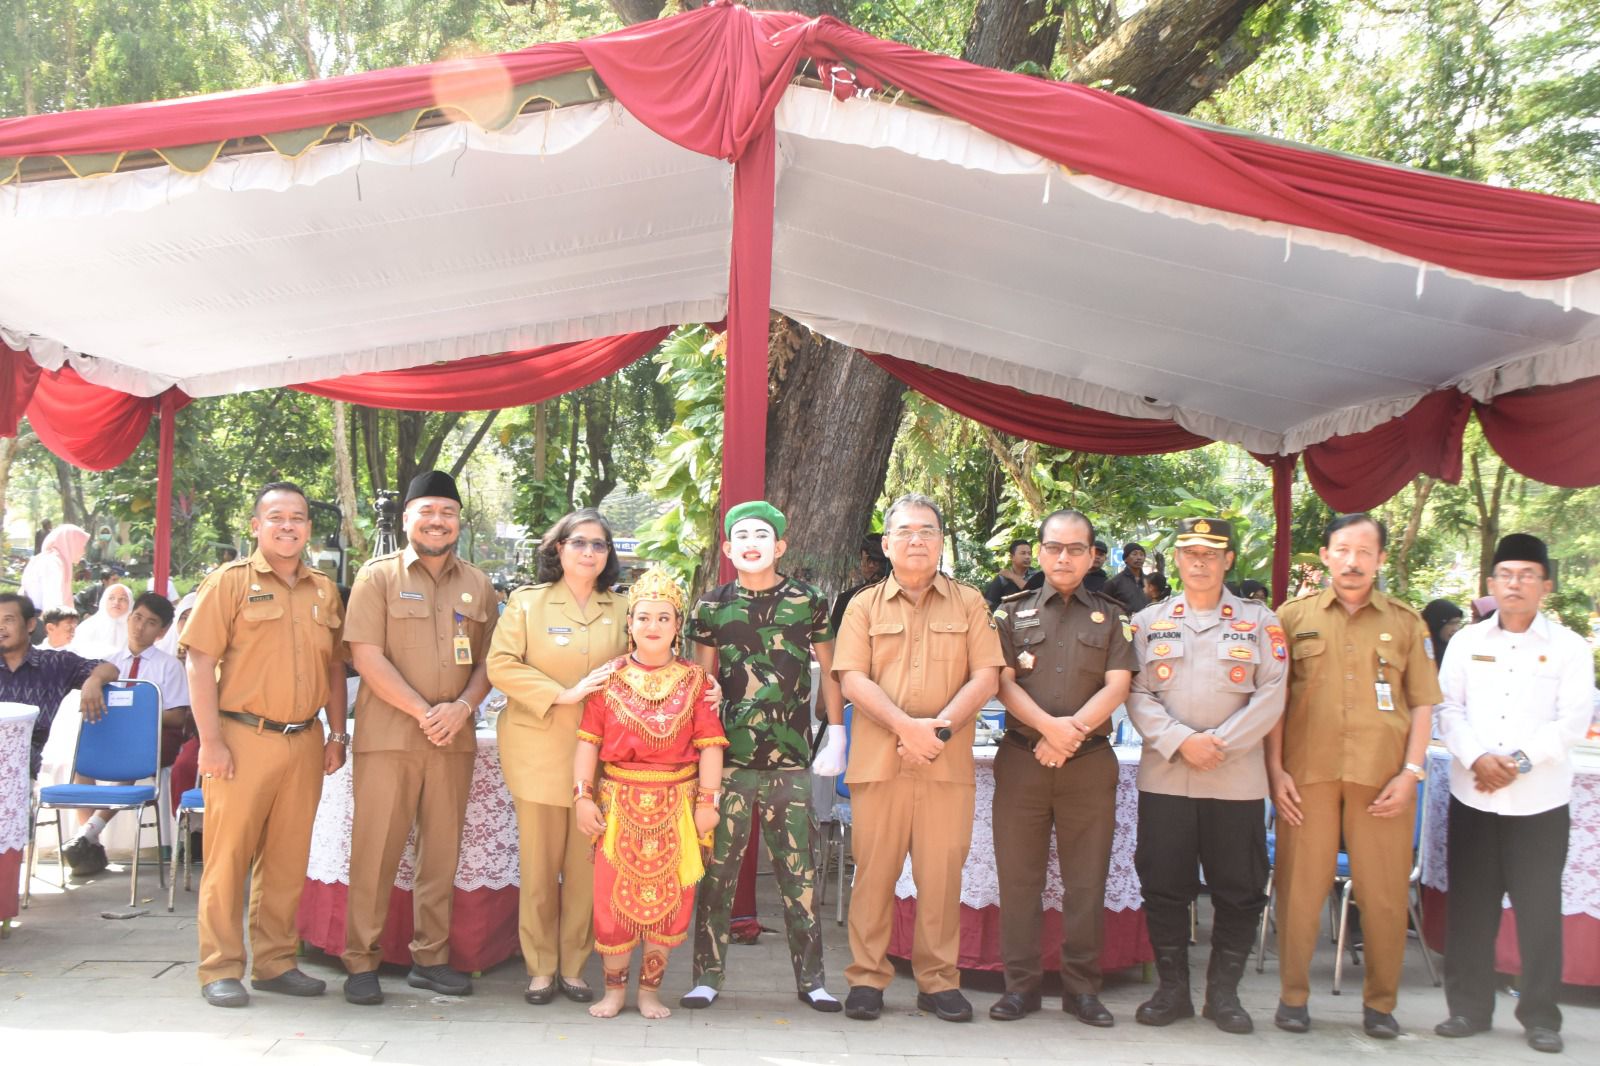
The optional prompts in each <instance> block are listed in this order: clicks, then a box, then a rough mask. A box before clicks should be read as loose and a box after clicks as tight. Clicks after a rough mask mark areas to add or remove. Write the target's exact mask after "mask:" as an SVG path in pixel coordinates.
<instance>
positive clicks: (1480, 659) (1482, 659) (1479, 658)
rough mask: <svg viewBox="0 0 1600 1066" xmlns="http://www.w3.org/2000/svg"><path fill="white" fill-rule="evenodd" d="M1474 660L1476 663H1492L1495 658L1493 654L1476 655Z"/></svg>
mask: <svg viewBox="0 0 1600 1066" xmlns="http://www.w3.org/2000/svg"><path fill="white" fill-rule="evenodd" d="M1472 661H1473V662H1475V663H1492V662H1494V661H1495V658H1494V656H1493V655H1474V656H1473V657H1472Z"/></svg>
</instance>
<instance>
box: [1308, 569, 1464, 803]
mask: <svg viewBox="0 0 1600 1066" xmlns="http://www.w3.org/2000/svg"><path fill="white" fill-rule="evenodd" d="M1279 616H1280V617H1281V618H1282V619H1283V629H1284V632H1285V633H1287V634H1288V636H1289V655H1290V661H1291V668H1290V675H1289V709H1288V712H1287V713H1286V714H1285V716H1284V720H1283V768H1284V769H1285V770H1287V771H1288V772H1289V775H1290V776H1291V777H1293V778H1294V779H1295V781H1296V782H1297V783H1299V784H1302V785H1315V784H1318V783H1320V782H1324V781H1350V782H1353V783H1355V784H1358V785H1370V786H1372V787H1373V788H1382V787H1383V786H1384V785H1386V784H1388V783H1389V781H1390V780H1391V779H1392V778H1393V777H1394V776H1395V775H1396V774H1398V773H1399V772H1400V771H1401V769H1402V768H1404V766H1405V761H1406V740H1407V738H1408V737H1409V735H1410V732H1411V710H1412V708H1414V707H1430V706H1432V705H1433V704H1436V703H1438V702H1439V701H1440V700H1441V699H1442V698H1443V697H1442V696H1441V695H1440V693H1439V676H1438V673H1437V672H1436V671H1435V669H1434V663H1433V650H1432V647H1431V645H1430V643H1429V637H1428V624H1427V623H1426V622H1424V621H1423V620H1422V615H1420V614H1418V613H1417V612H1416V611H1414V610H1412V609H1411V607H1409V606H1408V605H1406V604H1404V603H1401V602H1400V601H1399V600H1396V599H1392V598H1391V597H1389V596H1385V595H1384V594H1383V593H1381V592H1379V591H1377V590H1376V589H1374V590H1373V592H1372V598H1371V599H1370V600H1369V601H1368V602H1367V603H1366V605H1365V606H1363V607H1362V608H1361V609H1360V610H1359V611H1357V612H1356V613H1355V614H1351V613H1350V612H1349V611H1347V610H1345V609H1344V606H1343V605H1342V604H1340V602H1339V597H1338V595H1337V594H1335V593H1334V591H1333V589H1331V588H1330V589H1324V590H1323V591H1321V592H1308V593H1306V594H1305V595H1304V596H1300V597H1297V598H1296V599H1293V600H1290V601H1289V602H1288V603H1286V604H1284V605H1283V607H1282V608H1281V609H1280V615H1279ZM1380 670H1381V671H1382V673H1383V680H1384V681H1386V682H1387V683H1388V685H1389V693H1390V698H1391V699H1392V701H1393V703H1394V710H1392V711H1380V710H1379V709H1378V694H1377V687H1376V686H1377V685H1378V681H1379V678H1378V674H1379V671H1380Z"/></svg>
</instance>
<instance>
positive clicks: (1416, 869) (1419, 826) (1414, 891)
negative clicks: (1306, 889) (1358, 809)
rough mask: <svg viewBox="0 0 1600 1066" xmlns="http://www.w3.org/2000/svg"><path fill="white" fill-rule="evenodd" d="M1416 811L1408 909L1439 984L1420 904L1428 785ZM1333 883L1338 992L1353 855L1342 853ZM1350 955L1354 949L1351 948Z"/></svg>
mask: <svg viewBox="0 0 1600 1066" xmlns="http://www.w3.org/2000/svg"><path fill="white" fill-rule="evenodd" d="M1416 806H1417V810H1416V818H1415V819H1414V820H1413V823H1412V831H1411V855H1412V860H1411V881H1410V884H1409V885H1408V886H1407V888H1406V910H1407V911H1409V912H1410V914H1411V926H1412V928H1413V929H1415V930H1416V932H1417V943H1418V944H1419V945H1421V947H1422V961H1423V964H1424V965H1425V966H1427V968H1428V979H1429V980H1430V981H1432V982H1433V987H1434V988H1438V987H1439V974H1438V973H1437V972H1436V971H1435V970H1434V968H1433V955H1432V954H1431V953H1430V952H1429V951H1428V944H1427V942H1426V941H1425V940H1423V939H1422V908H1421V906H1420V904H1421V899H1420V898H1419V897H1420V885H1421V883H1422V834H1423V831H1424V829H1425V828H1426V826H1427V822H1428V795H1427V787H1426V785H1425V784H1424V783H1423V782H1421V781H1418V782H1417V805H1416ZM1334 886H1335V887H1336V888H1337V889H1338V890H1339V933H1338V936H1337V937H1336V938H1335V941H1334V943H1335V944H1336V945H1337V946H1336V947H1335V949H1334V957H1333V994H1334V995H1336V996H1337V995H1338V994H1339V982H1340V979H1341V978H1343V976H1344V946H1345V936H1346V934H1347V933H1348V931H1349V925H1350V897H1351V895H1352V894H1353V893H1354V891H1355V879H1354V878H1353V877H1351V876H1350V856H1349V855H1347V854H1345V853H1344V852H1342V851H1341V852H1339V870H1338V873H1337V874H1336V875H1335V877H1334ZM1351 954H1352V955H1354V954H1355V952H1354V950H1353V949H1352V951H1351ZM1355 961H1359V960H1355Z"/></svg>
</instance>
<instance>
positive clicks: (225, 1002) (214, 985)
mask: <svg viewBox="0 0 1600 1066" xmlns="http://www.w3.org/2000/svg"><path fill="white" fill-rule="evenodd" d="M200 994H201V995H202V996H204V997H205V1000H206V1002H207V1003H209V1004H211V1005H212V1006H213V1007H244V1006H248V1005H249V1003H250V993H248V992H246V991H245V990H244V983H243V982H242V981H240V980H239V979H238V978H237V977H224V978H223V979H222V980H220V981H212V982H210V983H209V984H207V985H204V986H202V987H201V989H200Z"/></svg>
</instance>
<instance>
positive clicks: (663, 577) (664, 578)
mask: <svg viewBox="0 0 1600 1066" xmlns="http://www.w3.org/2000/svg"><path fill="white" fill-rule="evenodd" d="M640 600H665V601H666V602H667V603H670V604H672V606H673V608H674V609H675V610H677V612H678V615H679V616H680V617H681V616H682V615H683V613H684V596H683V589H682V588H680V587H679V586H678V583H677V582H676V581H674V580H673V579H672V575H671V574H668V573H667V572H666V571H665V570H663V569H661V568H660V567H655V566H653V567H651V568H650V569H649V570H646V571H645V572H644V575H643V576H642V577H640V578H639V580H638V581H635V582H634V583H633V584H632V585H631V586H629V588H628V610H629V611H630V612H632V610H633V609H634V607H635V606H637V605H638V603H639V601H640Z"/></svg>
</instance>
